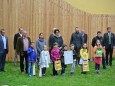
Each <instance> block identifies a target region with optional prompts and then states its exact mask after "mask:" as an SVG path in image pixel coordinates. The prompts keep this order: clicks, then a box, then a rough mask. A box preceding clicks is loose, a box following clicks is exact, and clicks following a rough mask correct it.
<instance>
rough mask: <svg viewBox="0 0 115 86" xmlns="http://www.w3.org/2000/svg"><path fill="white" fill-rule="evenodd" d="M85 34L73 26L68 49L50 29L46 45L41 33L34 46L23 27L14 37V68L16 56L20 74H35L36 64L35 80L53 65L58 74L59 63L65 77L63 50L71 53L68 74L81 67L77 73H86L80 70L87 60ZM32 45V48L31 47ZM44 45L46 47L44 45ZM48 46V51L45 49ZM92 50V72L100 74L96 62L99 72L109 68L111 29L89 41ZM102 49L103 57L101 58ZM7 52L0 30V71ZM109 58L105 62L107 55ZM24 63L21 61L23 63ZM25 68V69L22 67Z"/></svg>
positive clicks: (56, 31) (114, 44)
mask: <svg viewBox="0 0 115 86" xmlns="http://www.w3.org/2000/svg"><path fill="white" fill-rule="evenodd" d="M87 39H88V35H87V34H86V33H85V31H84V30H81V31H80V29H79V28H78V27H76V28H75V32H74V33H72V35H71V39H70V48H69V49H68V46H67V45H66V44H64V41H63V37H62V36H61V34H60V31H59V29H58V28H53V30H52V34H51V35H50V36H49V40H48V43H47V42H46V40H45V39H44V34H43V33H40V34H39V37H38V39H37V40H36V43H34V42H32V41H31V39H30V37H29V36H28V34H27V32H26V31H25V30H23V28H22V27H21V28H19V32H18V33H17V34H15V36H14V50H15V57H14V65H15V66H16V63H17V57H18V55H19V56H20V71H21V73H24V71H25V72H26V73H27V74H28V75H29V76H33V75H36V67H35V66H36V64H35V63H36V62H37V66H38V69H39V73H38V75H39V77H42V76H43V75H45V74H46V68H49V64H50V63H52V64H53V68H52V72H53V75H54V76H57V75H58V70H57V69H56V64H55V62H56V61H60V64H61V75H63V76H65V69H66V67H67V65H66V64H65V61H64V60H65V56H64V52H65V51H68V50H70V51H72V58H73V62H72V64H70V65H71V70H70V74H71V75H73V74H74V72H75V67H76V65H80V66H81V67H82V70H81V73H82V74H86V73H87V71H84V70H83V63H84V61H87V62H88V60H89V54H88V52H89V51H88V48H87ZM35 45H36V46H35ZM47 45H48V46H47ZM48 47H49V48H48ZM92 47H93V49H94V51H93V53H94V62H95V72H96V73H97V74H100V63H101V62H102V65H103V69H106V66H107V65H110V66H112V55H113V49H114V48H115V35H114V33H112V32H111V27H107V32H106V33H105V34H104V35H103V36H102V33H101V31H98V32H97V36H95V37H94V38H93V39H92ZM104 49H105V53H106V54H105V55H104ZM7 53H8V37H7V36H6V35H5V30H4V29H1V31H0V72H2V71H4V72H5V59H6V54H7ZM109 55H110V59H109V61H108V58H109V57H108V56H109ZM24 60H25V61H24ZM24 65H26V67H24Z"/></svg>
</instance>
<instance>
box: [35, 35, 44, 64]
mask: <svg viewBox="0 0 115 86" xmlns="http://www.w3.org/2000/svg"><path fill="white" fill-rule="evenodd" d="M44 45H46V40H45V39H44V34H43V33H40V34H39V37H38V39H37V41H36V49H37V59H38V64H39V58H40V53H41V51H42V50H43V46H44Z"/></svg>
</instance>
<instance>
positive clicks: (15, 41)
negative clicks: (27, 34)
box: [14, 33, 21, 49]
mask: <svg viewBox="0 0 115 86" xmlns="http://www.w3.org/2000/svg"><path fill="white" fill-rule="evenodd" d="M19 37H21V36H20V34H19V33H17V34H15V35H14V49H16V44H17V40H18V38H19Z"/></svg>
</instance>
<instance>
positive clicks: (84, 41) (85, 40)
mask: <svg viewBox="0 0 115 86" xmlns="http://www.w3.org/2000/svg"><path fill="white" fill-rule="evenodd" d="M82 39H83V43H87V34H84V35H83V36H82Z"/></svg>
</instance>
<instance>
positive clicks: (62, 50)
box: [60, 44, 67, 76]
mask: <svg viewBox="0 0 115 86" xmlns="http://www.w3.org/2000/svg"><path fill="white" fill-rule="evenodd" d="M65 51H67V45H65V44H64V45H63V46H62V49H61V51H60V55H61V66H62V70H61V75H62V76H65V69H66V67H67V66H66V65H65V63H64V52H65Z"/></svg>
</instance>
